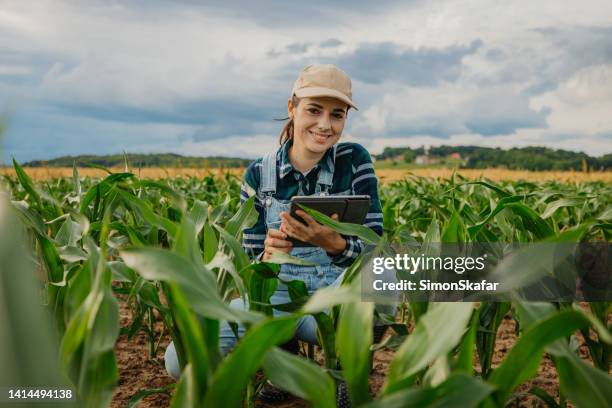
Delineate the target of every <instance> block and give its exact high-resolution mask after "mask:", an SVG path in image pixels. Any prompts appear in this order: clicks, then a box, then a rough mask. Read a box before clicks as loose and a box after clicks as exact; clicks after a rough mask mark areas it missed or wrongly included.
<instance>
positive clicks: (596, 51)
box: [535, 26, 612, 82]
mask: <svg viewBox="0 0 612 408" xmlns="http://www.w3.org/2000/svg"><path fill="white" fill-rule="evenodd" d="M535 31H536V32H539V33H540V34H542V35H543V36H544V37H545V38H546V39H547V40H549V41H550V42H552V45H553V47H554V49H555V50H556V51H557V52H556V54H555V57H554V58H544V59H543V62H542V64H541V65H540V66H539V67H538V68H540V69H539V70H538V75H540V76H543V77H545V78H548V79H549V80H555V81H557V82H561V81H563V80H565V79H567V78H568V77H570V76H571V75H573V74H574V73H575V72H576V71H578V70H580V69H582V68H586V67H589V66H592V65H599V64H610V63H612V26H607V27H572V28H563V29H561V28H542V29H536V30H535ZM559 55H561V56H562V57H559Z"/></svg>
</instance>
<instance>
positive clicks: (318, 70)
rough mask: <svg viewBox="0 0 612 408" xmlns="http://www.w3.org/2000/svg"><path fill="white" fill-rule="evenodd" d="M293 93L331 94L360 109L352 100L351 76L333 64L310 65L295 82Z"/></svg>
mask: <svg viewBox="0 0 612 408" xmlns="http://www.w3.org/2000/svg"><path fill="white" fill-rule="evenodd" d="M292 94H295V96H297V97H298V98H314V97H317V96H329V97H332V98H336V99H340V100H341V101H342V102H345V103H347V104H348V105H349V106H351V107H352V108H354V109H355V110H358V109H357V106H355V104H354V103H353V100H352V98H353V94H352V92H351V78H349V76H348V75H347V74H346V72H344V71H342V70H341V69H340V68H338V67H337V66H335V65H332V64H325V65H308V66H307V67H306V68H304V69H303V70H302V72H300V74H299V75H298V78H297V80H296V81H295V84H293V90H292Z"/></svg>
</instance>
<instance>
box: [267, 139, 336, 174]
mask: <svg viewBox="0 0 612 408" xmlns="http://www.w3.org/2000/svg"><path fill="white" fill-rule="evenodd" d="M291 145H293V139H289V140H287V141H286V142H285V143H283V145H282V146H281V148H280V149H279V153H280V171H279V173H280V177H281V178H284V177H285V176H286V175H287V174H289V173H291V170H295V169H294V167H293V165H292V164H291V162H290V161H289V148H290V147H291ZM336 148H337V145H333V146H332V147H330V148H329V149H327V151H326V152H325V154H324V155H323V157H322V158H321V160H320V161H319V162H318V163H317V165H316V166H315V167H320V168H322V169H325V170H327V171H329V172H330V173H332V174H334V170H335V167H336V166H335V164H336ZM277 158H278V155H277ZM296 171H297V170H296Z"/></svg>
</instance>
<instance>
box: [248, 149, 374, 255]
mask: <svg viewBox="0 0 612 408" xmlns="http://www.w3.org/2000/svg"><path fill="white" fill-rule="evenodd" d="M291 143H292V141H288V142H286V143H284V144H283V146H282V147H281V148H280V149H279V150H278V152H277V154H276V169H277V185H276V195H275V196H274V197H275V198H276V199H277V200H279V201H281V202H288V201H289V200H290V199H291V197H293V196H295V195H312V194H314V193H315V188H316V182H317V176H318V173H319V170H320V169H321V168H322V167H323V168H325V169H326V170H328V171H330V172H332V173H333V175H334V178H333V184H332V187H331V190H330V191H329V193H330V194H342V195H364V194H367V195H369V196H370V210H369V212H368V215H367V217H366V220H365V224H364V225H365V226H367V227H370V228H371V229H372V230H373V231H374V232H376V233H377V234H378V235H382V232H383V218H382V209H381V205H380V200H379V198H378V188H377V184H378V181H377V179H376V175H375V174H374V168H373V166H372V159H371V158H370V154H369V153H368V151H367V150H366V149H365V148H364V147H363V146H361V145H359V144H357V143H338V144H336V145H334V146H332V147H331V148H330V149H329V150H328V151H327V152H325V155H324V156H323V158H322V159H321V160H320V161H319V163H317V165H316V166H315V167H314V168H313V169H312V170H310V171H309V172H308V173H307V174H306V175H303V174H302V173H301V172H300V171H298V170H296V169H294V168H293V166H292V165H291V162H290V161H289V147H290V146H291ZM261 167H262V159H261V158H260V159H257V160H255V161H254V162H253V163H251V165H249V167H248V168H247V169H246V172H245V175H244V180H243V183H242V187H241V189H240V202H241V203H243V202H244V201H246V200H247V199H248V198H249V197H252V196H254V195H255V196H256V195H257V194H256V191H257V190H258V188H259V184H260V179H261ZM255 208H256V209H257V212H258V213H259V218H258V219H257V223H256V224H255V225H254V226H253V227H252V228H247V229H245V230H244V233H243V240H242V246H243V247H244V249H245V250H246V252H247V253H249V254H250V256H251V257H252V258H255V257H257V256H258V255H260V254H261V253H262V252H263V249H264V240H265V238H266V233H267V227H266V222H265V211H264V204H263V203H262V202H261V201H260V199H259V197H258V198H257V199H256V200H255ZM343 237H344V238H345V239H346V248H345V249H344V251H343V252H342V253H340V254H338V255H331V254H328V255H329V257H330V258H331V260H332V262H333V263H334V264H335V265H337V266H339V267H347V266H350V265H351V264H352V263H353V261H355V259H356V258H357V256H358V255H359V254H360V253H361V251H362V250H363V248H364V244H363V242H362V241H361V240H360V239H358V238H357V237H354V236H343Z"/></svg>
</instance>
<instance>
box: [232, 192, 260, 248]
mask: <svg viewBox="0 0 612 408" xmlns="http://www.w3.org/2000/svg"><path fill="white" fill-rule="evenodd" d="M258 216H259V214H258V213H257V210H256V209H255V196H253V197H251V198H249V199H248V200H246V201H245V202H244V203H242V205H241V206H240V208H239V209H238V212H236V214H234V216H233V217H232V218H230V220H229V221H228V222H227V223H226V224H225V230H226V231H227V232H228V234H231V235H233V236H234V238H236V239H239V238H240V234H241V233H242V230H243V229H245V228H250V227H252V226H253V225H255V223H256V222H257V217H258Z"/></svg>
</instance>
